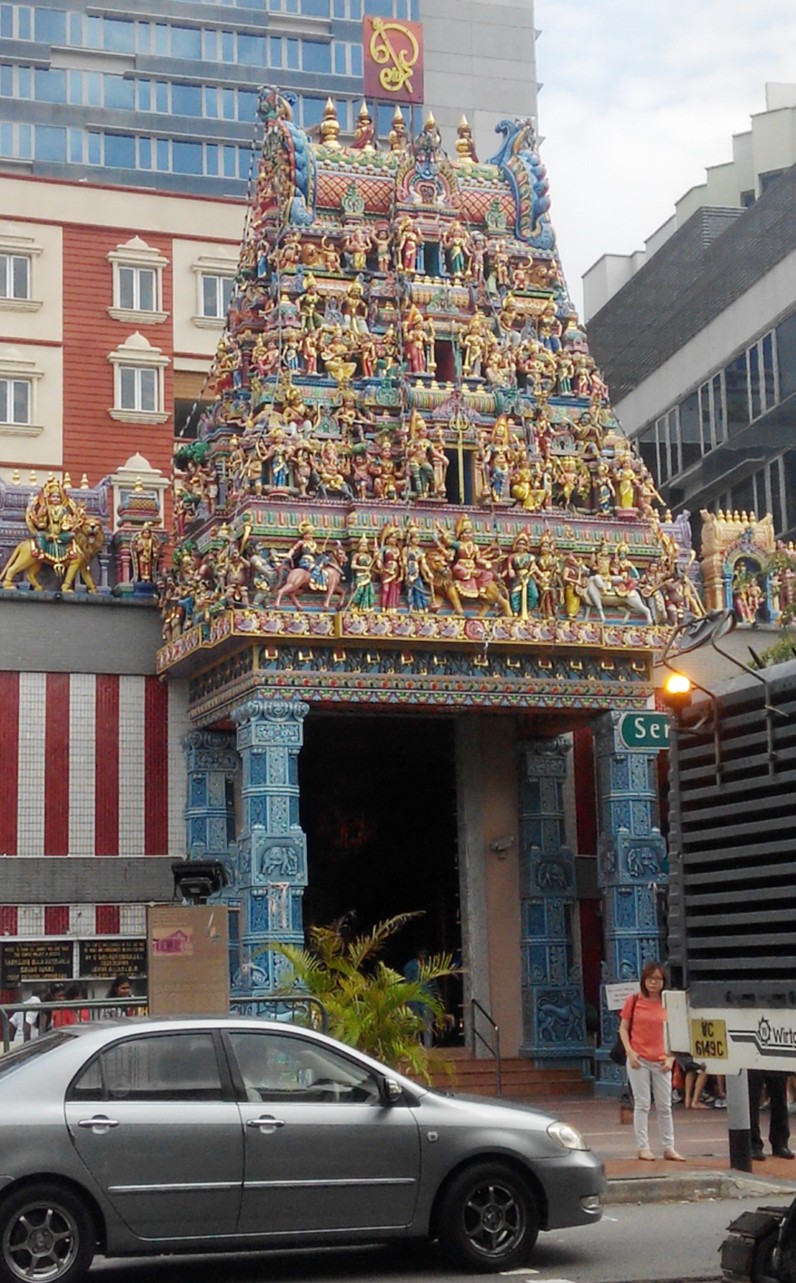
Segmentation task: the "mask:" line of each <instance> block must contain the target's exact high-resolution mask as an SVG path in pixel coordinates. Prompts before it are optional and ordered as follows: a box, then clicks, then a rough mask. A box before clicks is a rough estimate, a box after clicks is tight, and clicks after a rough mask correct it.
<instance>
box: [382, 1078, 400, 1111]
mask: <svg viewBox="0 0 796 1283" xmlns="http://www.w3.org/2000/svg"><path fill="white" fill-rule="evenodd" d="M381 1098H382V1100H383V1101H384V1104H385V1105H397V1104H398V1102H399V1101H401V1100H403V1098H404V1091H403V1087H402V1086H401V1084H400V1083H397V1082H396V1081H395V1079H394V1078H382V1080H381Z"/></svg>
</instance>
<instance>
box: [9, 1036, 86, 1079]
mask: <svg viewBox="0 0 796 1283" xmlns="http://www.w3.org/2000/svg"><path fill="white" fill-rule="evenodd" d="M74 1037H75V1035H74V1034H73V1033H67V1031H66V1030H65V1029H64V1030H63V1031H60V1030H59V1032H58V1033H52V1034H47V1035H46V1036H45V1037H43V1038H31V1040H30V1042H26V1043H23V1045H22V1046H21V1047H16V1048H14V1049H13V1050H12V1051H6V1052H4V1053H3V1054H2V1055H0V1078H3V1077H4V1076H5V1075H6V1074H12V1073H13V1072H14V1070H15V1069H20V1068H21V1067H22V1066H23V1065H25V1064H27V1063H28V1061H29V1060H33V1059H35V1058H36V1057H37V1056H46V1055H47V1053H48V1052H50V1051H55V1049H56V1047H61V1046H62V1045H63V1044H64V1043H65V1042H72V1041H73V1039H74Z"/></svg>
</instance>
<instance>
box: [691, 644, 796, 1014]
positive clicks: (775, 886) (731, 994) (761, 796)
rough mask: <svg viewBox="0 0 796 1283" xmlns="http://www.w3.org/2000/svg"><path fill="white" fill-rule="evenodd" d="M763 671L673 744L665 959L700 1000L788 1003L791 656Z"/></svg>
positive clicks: (792, 882) (794, 683)
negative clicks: (780, 663)
mask: <svg viewBox="0 0 796 1283" xmlns="http://www.w3.org/2000/svg"><path fill="white" fill-rule="evenodd" d="M765 676H766V685H765V686H764V685H763V683H762V682H761V681H758V680H755V679H754V678H752V677H744V678H742V679H740V678H739V679H738V680H736V681H733V682H731V683H728V684H727V685H726V686H724V687H722V688H721V689H720V690H719V691H718V692H717V698H716V702H715V704H714V705H713V708H712V709H711V706H710V702H709V701H700V702H699V703H696V704H694V706H692V707H691V708H690V709H688V710H687V711H686V713H685V714H684V716H683V717H682V719H681V726H680V727H679V728H677V729H676V730H675V731H674V733H673V735H672V738H671V741H670V746H671V750H672V755H671V787H672V794H671V829H670V837H669V847H670V875H671V890H670V906H669V933H670V939H669V957H670V962H671V964H672V966H673V968H675V969H676V970H677V971H678V972H679V973H680V976H681V978H682V982H683V983H684V984H685V985H686V986H687V987H688V988H689V990H690V992H691V998H692V1002H694V1003H695V1004H696V1005H699V1006H703V1005H710V1006H727V1005H733V1006H735V1005H739V1006H740V1005H749V1006H751V1005H758V1006H759V1005H767V1006H772V1005H773V1006H796V662H792V663H788V664H782V665H778V666H777V667H776V668H771V669H768V670H766V671H765ZM767 706H768V707H767Z"/></svg>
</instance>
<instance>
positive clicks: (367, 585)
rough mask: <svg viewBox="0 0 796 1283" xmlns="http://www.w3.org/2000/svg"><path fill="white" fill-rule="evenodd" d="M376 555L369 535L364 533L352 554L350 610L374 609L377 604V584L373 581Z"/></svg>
mask: <svg viewBox="0 0 796 1283" xmlns="http://www.w3.org/2000/svg"><path fill="white" fill-rule="evenodd" d="M375 560H376V558H375V555H374V553H373V552H371V549H370V542H369V540H368V537H367V535H362V536H361V537H360V539H359V542H358V544H357V548H356V552H354V553H353V554H352V556H351V580H352V588H351V598H350V600H349V603H348V608H349V610H360V611H365V610H373V608H374V606H375V605H376V586H375V584H374V583H373V569H374V564H375Z"/></svg>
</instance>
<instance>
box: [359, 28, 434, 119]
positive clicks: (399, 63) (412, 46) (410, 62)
mask: <svg viewBox="0 0 796 1283" xmlns="http://www.w3.org/2000/svg"><path fill="white" fill-rule="evenodd" d="M362 48H363V54H364V58H365V97H366V98H373V99H376V100H377V101H380V102H390V101H394V102H422V101H423V25H422V23H420V22H394V21H392V20H391V19H389V18H374V17H368V18H364V19H363V22H362Z"/></svg>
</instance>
